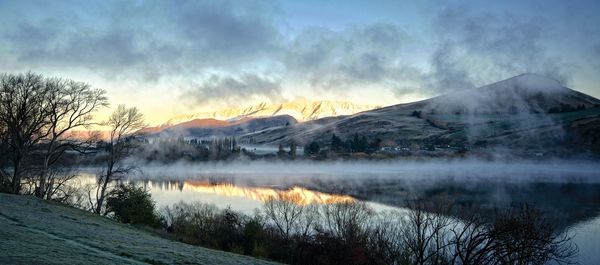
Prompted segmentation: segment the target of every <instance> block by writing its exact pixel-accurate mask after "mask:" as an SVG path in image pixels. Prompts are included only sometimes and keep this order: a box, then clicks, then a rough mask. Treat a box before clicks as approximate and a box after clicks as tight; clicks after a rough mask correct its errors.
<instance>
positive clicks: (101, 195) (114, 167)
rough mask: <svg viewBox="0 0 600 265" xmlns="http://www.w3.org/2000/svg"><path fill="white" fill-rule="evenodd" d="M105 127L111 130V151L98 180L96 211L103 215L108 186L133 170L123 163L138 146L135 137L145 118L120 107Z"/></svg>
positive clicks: (109, 143) (109, 141)
mask: <svg viewBox="0 0 600 265" xmlns="http://www.w3.org/2000/svg"><path fill="white" fill-rule="evenodd" d="M105 125H106V126H109V127H110V128H111V129H110V135H109V139H108V149H109V150H108V154H107V157H106V169H105V171H104V173H103V174H102V175H101V176H100V177H99V179H98V189H97V192H96V205H95V209H94V212H95V213H97V214H101V213H102V205H103V203H104V200H105V197H106V191H107V187H108V184H109V183H110V182H112V181H114V180H117V179H120V178H121V177H123V175H124V174H126V173H127V172H130V171H131V170H132V169H133V167H132V166H127V165H124V164H123V163H122V162H123V159H124V158H126V157H127V156H128V155H129V154H130V153H131V151H132V149H133V148H135V147H136V146H137V140H136V138H135V136H136V133H137V132H138V131H139V130H140V129H142V128H143V127H144V126H145V124H144V116H143V115H142V114H141V113H140V112H139V111H138V109H137V108H135V107H133V108H127V107H125V105H119V106H118V107H117V109H116V110H115V111H114V112H113V113H112V114H111V115H110V117H109V119H108V121H106V122H105Z"/></svg>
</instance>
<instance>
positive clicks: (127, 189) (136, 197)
mask: <svg viewBox="0 0 600 265" xmlns="http://www.w3.org/2000/svg"><path fill="white" fill-rule="evenodd" d="M106 206H107V210H108V213H113V214H114V217H115V218H116V219H117V220H119V221H120V222H123V223H127V224H141V225H148V226H152V227H160V225H161V222H160V218H159V217H158V215H157V214H156V213H155V211H154V201H152V197H151V195H150V193H149V192H148V191H146V190H145V189H144V188H141V187H136V186H135V185H133V184H129V185H119V186H117V187H116V188H115V190H113V191H112V192H111V194H110V195H109V197H108V198H107V204H106Z"/></svg>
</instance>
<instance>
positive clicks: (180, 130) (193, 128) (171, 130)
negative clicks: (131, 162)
mask: <svg viewBox="0 0 600 265" xmlns="http://www.w3.org/2000/svg"><path fill="white" fill-rule="evenodd" d="M296 123H298V122H297V121H296V119H294V117H292V116H289V115H278V116H272V117H263V118H252V117H244V118H242V119H237V120H228V121H224V120H217V119H194V120H190V121H186V122H182V123H179V124H176V125H163V126H157V127H148V128H144V129H142V130H141V131H140V133H141V134H143V135H144V136H145V137H147V138H152V137H161V136H167V137H175V136H177V137H178V136H184V137H185V136H189V137H195V138H211V137H230V136H239V135H243V134H248V133H256V132H260V131H262V130H265V129H269V128H280V127H287V126H291V125H294V124H296Z"/></svg>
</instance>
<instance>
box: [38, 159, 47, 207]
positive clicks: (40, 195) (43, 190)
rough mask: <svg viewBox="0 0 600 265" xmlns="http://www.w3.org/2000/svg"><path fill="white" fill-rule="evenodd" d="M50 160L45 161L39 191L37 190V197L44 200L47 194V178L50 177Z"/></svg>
mask: <svg viewBox="0 0 600 265" xmlns="http://www.w3.org/2000/svg"><path fill="white" fill-rule="evenodd" d="M48 160H49V159H48V158H45V159H44V165H43V168H42V172H41V173H40V183H39V186H38V189H37V190H36V193H35V196H36V197H38V198H41V199H43V198H44V195H45V194H46V176H47V175H48V163H49V161H48Z"/></svg>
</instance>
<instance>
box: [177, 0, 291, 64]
mask: <svg viewBox="0 0 600 265" xmlns="http://www.w3.org/2000/svg"><path fill="white" fill-rule="evenodd" d="M273 14H274V10H273V8H272V7H270V6H266V5H262V4H261V3H260V2H254V1H215V2H210V1H208V2H207V1H202V2H200V1H184V2H179V4H178V5H177V7H176V8H171V9H170V12H169V16H171V17H174V18H175V21H174V22H175V23H176V27H177V29H178V30H179V31H180V33H181V36H182V38H183V39H182V41H187V42H188V43H187V44H186V46H189V48H190V52H192V53H193V54H194V55H199V56H200V57H201V58H203V59H222V58H227V59H237V60H239V59H240V58H248V57H250V58H256V56H257V55H259V54H264V53H266V52H274V50H276V49H277V48H278V45H279V43H278V41H279V38H280V32H279V30H278V29H277V28H276V27H275V25H274V23H275V22H274V21H273V20H274V18H273V16H274V15H273Z"/></svg>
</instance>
